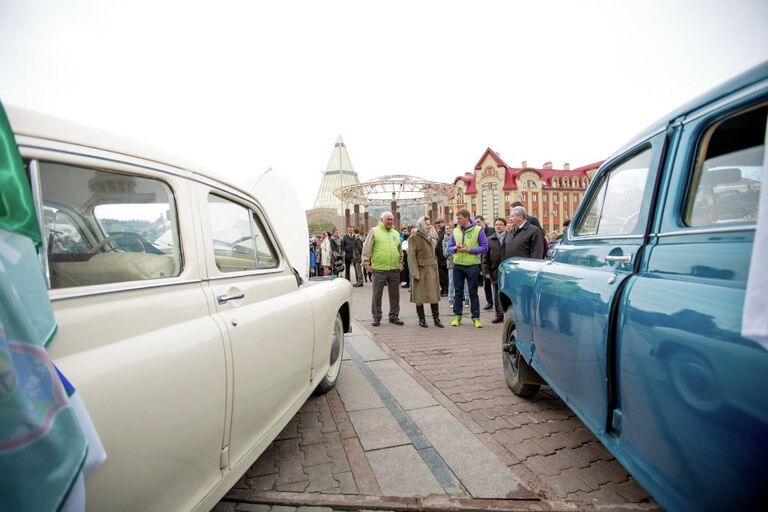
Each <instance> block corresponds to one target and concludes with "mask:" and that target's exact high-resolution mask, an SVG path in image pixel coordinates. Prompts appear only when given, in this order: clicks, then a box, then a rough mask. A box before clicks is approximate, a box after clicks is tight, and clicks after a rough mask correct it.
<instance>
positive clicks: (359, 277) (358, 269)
mask: <svg viewBox="0 0 768 512" xmlns="http://www.w3.org/2000/svg"><path fill="white" fill-rule="evenodd" d="M353 261H354V260H353ZM352 264H353V265H354V266H355V284H362V283H363V265H362V263H360V260H357V261H355V262H354V263H352Z"/></svg>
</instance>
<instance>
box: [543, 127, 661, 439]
mask: <svg viewBox="0 0 768 512" xmlns="http://www.w3.org/2000/svg"><path fill="white" fill-rule="evenodd" d="M663 143H664V133H659V134H657V135H656V136H655V137H653V138H651V139H649V140H648V141H646V142H645V143H643V144H640V145H638V146H635V147H634V148H632V149H631V150H629V151H627V152H625V153H624V154H622V155H621V156H619V157H617V158H615V159H612V160H611V161H609V162H608V163H606V164H605V165H604V166H603V168H602V169H601V170H600V172H599V173H598V175H596V176H595V180H594V184H593V185H592V187H591V188H590V190H589V192H588V194H587V197H586V198H585V201H584V205H585V207H582V208H581V209H580V210H579V212H578V214H577V216H576V218H575V219H574V222H573V223H572V224H571V227H570V231H569V232H568V235H567V236H566V237H564V238H563V240H562V242H561V243H560V245H559V247H558V250H557V254H556V256H555V257H554V259H553V260H552V261H551V262H550V263H549V264H547V265H544V266H542V267H541V270H540V272H539V274H538V276H537V279H536V284H535V291H534V296H535V304H536V305H537V307H536V311H535V313H534V316H535V319H534V322H533V341H534V343H533V356H532V364H533V366H534V368H535V369H536V370H537V371H539V372H540V374H541V375H542V376H543V377H544V378H545V379H546V380H547V382H548V383H550V384H551V385H552V387H554V388H555V389H556V390H557V391H558V393H559V394H560V396H562V397H563V398H564V399H565V400H566V401H567V402H568V404H569V405H570V406H571V408H572V409H573V410H574V411H575V412H576V413H577V414H579V416H580V417H581V419H582V420H583V421H584V422H585V423H587V425H588V426H589V427H590V428H591V429H593V431H595V432H602V431H605V428H606V418H607V416H608V412H607V411H608V409H607V404H608V388H607V386H606V382H607V379H608V371H609V370H608V369H609V365H608V363H607V361H606V354H608V353H609V350H608V344H609V328H610V323H611V310H612V305H613V302H614V299H615V297H616V294H617V293H618V292H619V290H620V288H621V286H622V283H623V282H624V280H625V279H626V278H627V277H628V276H629V275H631V274H632V273H633V272H634V265H635V261H636V258H637V257H638V255H639V253H640V251H641V249H642V246H643V239H644V234H645V230H646V228H647V224H648V215H649V209H650V203H651V199H652V196H653V187H654V183H655V181H656V176H657V173H658V166H659V155H660V153H661V146H662V145H663Z"/></svg>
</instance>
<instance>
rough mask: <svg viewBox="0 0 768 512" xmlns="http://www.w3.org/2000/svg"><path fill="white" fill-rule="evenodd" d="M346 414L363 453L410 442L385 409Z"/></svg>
mask: <svg viewBox="0 0 768 512" xmlns="http://www.w3.org/2000/svg"><path fill="white" fill-rule="evenodd" d="M348 414H349V419H350V420H352V425H353V426H354V427H355V432H357V437H358V439H360V444H361V445H362V446H363V450H365V451H369V450H378V449H379V448H389V447H392V446H399V445H404V444H409V443H410V442H411V440H410V439H409V438H408V436H407V435H405V432H403V429H401V428H400V424H399V423H398V422H397V420H395V418H394V417H393V416H392V414H391V413H390V412H389V409H387V408H384V407H382V408H381V409H368V410H365V411H352V412H349V413H348Z"/></svg>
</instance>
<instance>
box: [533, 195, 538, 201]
mask: <svg viewBox="0 0 768 512" xmlns="http://www.w3.org/2000/svg"><path fill="white" fill-rule="evenodd" d="M538 199H539V196H538V195H537V194H533V202H534V203H535V202H536V201H537V200H538Z"/></svg>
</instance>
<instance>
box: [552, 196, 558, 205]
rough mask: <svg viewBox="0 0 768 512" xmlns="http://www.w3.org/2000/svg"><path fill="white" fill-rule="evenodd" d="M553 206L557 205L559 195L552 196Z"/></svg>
mask: <svg viewBox="0 0 768 512" xmlns="http://www.w3.org/2000/svg"><path fill="white" fill-rule="evenodd" d="M552 204H557V194H552Z"/></svg>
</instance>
